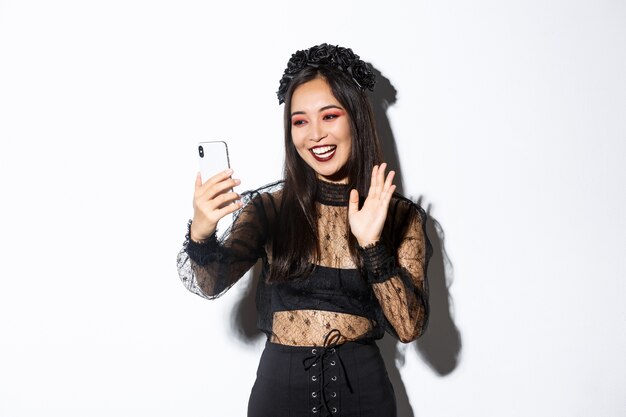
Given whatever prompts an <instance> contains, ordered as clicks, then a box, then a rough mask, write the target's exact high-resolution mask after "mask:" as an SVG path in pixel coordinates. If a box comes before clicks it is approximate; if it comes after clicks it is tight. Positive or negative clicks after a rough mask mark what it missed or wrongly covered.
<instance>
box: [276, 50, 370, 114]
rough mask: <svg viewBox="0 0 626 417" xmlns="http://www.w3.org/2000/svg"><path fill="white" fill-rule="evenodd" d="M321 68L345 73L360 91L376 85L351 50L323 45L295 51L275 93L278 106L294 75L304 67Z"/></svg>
mask: <svg viewBox="0 0 626 417" xmlns="http://www.w3.org/2000/svg"><path fill="white" fill-rule="evenodd" d="M321 66H329V67H333V68H338V69H339V70H341V71H343V72H345V73H346V74H348V75H350V76H351V77H352V80H354V82H355V83H356V85H357V86H358V87H359V88H360V89H361V90H365V89H366V88H367V89H368V90H370V91H372V90H373V89H374V84H376V77H375V75H374V73H373V72H372V69H371V68H370V66H369V64H367V63H366V62H363V61H362V60H361V59H359V56H358V55H357V54H355V53H354V52H352V49H350V48H343V47H341V46H333V45H328V44H326V43H323V44H321V45H316V46H313V47H311V48H309V49H306V50H301V51H297V52H296V53H294V54H293V55H291V59H290V60H289V62H288V63H287V68H286V69H285V73H284V74H283V78H281V80H280V86H279V87H278V91H277V92H276V95H278V104H282V103H284V102H285V94H287V89H288V88H289V83H290V82H291V80H292V79H293V78H294V77H295V76H296V74H298V73H299V72H300V71H302V70H303V69H304V68H305V67H314V68H318V67H321Z"/></svg>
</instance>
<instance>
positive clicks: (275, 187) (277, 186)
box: [239, 180, 284, 216]
mask: <svg viewBox="0 0 626 417" xmlns="http://www.w3.org/2000/svg"><path fill="white" fill-rule="evenodd" d="M283 184H284V181H282V180H280V181H275V182H273V183H270V184H266V185H264V186H262V187H259V188H256V189H253V190H247V191H244V192H242V193H241V202H242V203H243V207H242V208H241V209H240V210H239V211H240V212H241V211H243V212H245V211H257V212H259V213H264V214H265V216H270V215H271V214H273V213H275V212H276V211H277V210H278V207H279V202H280V196H281V195H282V189H283Z"/></svg>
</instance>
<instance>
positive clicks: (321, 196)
mask: <svg viewBox="0 0 626 417" xmlns="http://www.w3.org/2000/svg"><path fill="white" fill-rule="evenodd" d="M349 199H350V186H349V185H348V184H334V183H331V182H327V181H322V180H319V179H318V180H317V198H316V200H317V201H318V202H319V203H322V204H325V205H327V206H347V205H348V201H349Z"/></svg>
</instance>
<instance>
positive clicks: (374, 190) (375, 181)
mask: <svg viewBox="0 0 626 417" xmlns="http://www.w3.org/2000/svg"><path fill="white" fill-rule="evenodd" d="M386 169H387V163H385V162H383V163H382V164H380V166H378V165H374V168H372V179H371V182H370V189H369V192H368V195H367V196H368V198H369V197H372V198H375V199H378V198H383V199H387V194H390V195H389V198H390V197H391V194H393V191H394V190H395V186H393V178H394V177H395V174H396V173H395V172H394V171H389V174H387V178H385V170H386ZM392 186H393V190H391V192H390V188H391V187H392Z"/></svg>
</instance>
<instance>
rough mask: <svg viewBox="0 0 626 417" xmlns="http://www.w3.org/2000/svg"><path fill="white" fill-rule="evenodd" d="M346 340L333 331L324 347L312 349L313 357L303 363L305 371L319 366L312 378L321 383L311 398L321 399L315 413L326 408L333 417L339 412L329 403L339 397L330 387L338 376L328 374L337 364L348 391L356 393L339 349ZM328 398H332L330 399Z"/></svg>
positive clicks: (336, 331)
mask: <svg viewBox="0 0 626 417" xmlns="http://www.w3.org/2000/svg"><path fill="white" fill-rule="evenodd" d="M344 339H345V338H344V337H343V335H342V334H341V332H340V331H339V330H338V329H333V330H331V331H330V332H328V334H327V335H326V337H325V338H324V345H323V346H321V347H316V348H313V349H311V354H312V355H311V356H307V357H306V358H304V360H303V361H302V365H303V366H304V370H305V371H309V370H310V369H312V368H313V367H317V366H319V371H318V373H317V374H314V375H313V376H312V377H311V381H313V382H317V381H319V389H318V390H316V391H313V392H311V396H312V397H313V398H317V399H319V404H318V405H316V406H315V407H313V409H312V410H311V411H312V412H313V413H317V412H319V411H320V410H322V408H324V409H326V411H327V412H328V413H329V415H331V416H332V415H335V414H336V413H337V412H338V411H339V410H338V409H337V407H331V404H329V402H332V399H334V398H336V397H337V392H336V391H332V392H331V390H330V387H329V385H330V384H332V383H333V382H336V381H337V374H336V372H332V371H329V372H327V371H328V370H334V369H335V366H336V365H337V364H339V368H340V369H341V373H342V376H343V379H344V381H345V382H346V385H347V387H348V390H349V391H350V393H353V392H354V391H353V390H352V386H351V385H350V380H349V379H348V374H347V373H346V369H345V367H344V365H343V362H342V361H341V357H340V356H339V351H338V347H339V346H340V345H341V343H342V342H343V341H345V340H344ZM328 373H332V375H327V374H328ZM328 396H330V397H331V398H330V399H329V398H328Z"/></svg>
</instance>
